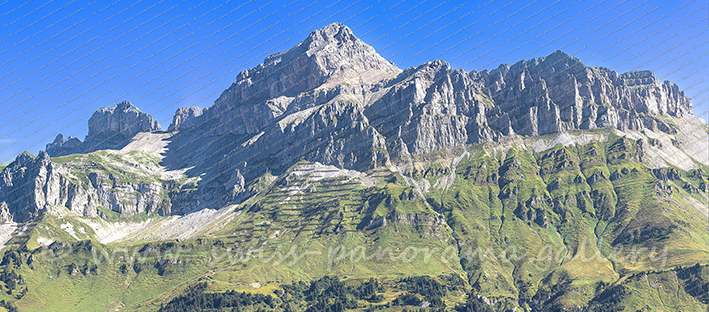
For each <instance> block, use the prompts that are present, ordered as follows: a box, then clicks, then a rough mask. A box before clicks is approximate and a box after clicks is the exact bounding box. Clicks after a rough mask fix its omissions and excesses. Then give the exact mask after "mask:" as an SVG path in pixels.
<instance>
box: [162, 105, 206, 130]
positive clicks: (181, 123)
mask: <svg viewBox="0 0 709 312" xmlns="http://www.w3.org/2000/svg"><path fill="white" fill-rule="evenodd" d="M202 113H203V110H202V109H201V108H199V107H180V108H178V109H177V112H175V116H173V117H172V123H171V124H170V126H169V127H168V128H167V131H170V132H172V131H178V130H180V129H191V128H196V127H199V126H200V121H202V120H203V119H202V118H200V117H201V116H202Z"/></svg>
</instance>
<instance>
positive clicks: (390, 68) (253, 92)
mask: <svg viewBox="0 0 709 312" xmlns="http://www.w3.org/2000/svg"><path fill="white" fill-rule="evenodd" d="M399 72H401V70H399V68H397V67H396V66H395V65H394V64H392V63H391V62H389V61H387V60H386V59H384V58H383V57H381V56H380V55H379V54H377V52H376V51H375V50H374V48H372V47H371V46H369V45H367V44H366V43H364V42H363V41H362V40H360V39H358V38H357V37H356V36H355V35H354V34H353V33H352V30H351V29H349V28H348V27H347V26H345V25H343V24H340V23H333V24H330V25H327V26H325V27H323V28H321V29H318V30H315V31H313V32H312V33H310V35H309V36H308V37H307V38H306V39H305V40H303V41H301V42H300V43H298V44H297V45H296V46H295V47H293V48H291V49H290V50H287V51H284V52H280V53H276V54H272V55H269V56H268V57H266V59H265V60H264V62H263V63H262V64H259V65H258V66H256V67H254V68H252V69H247V70H244V71H242V72H240V73H239V75H238V76H237V78H236V82H235V83H234V84H232V86H231V87H230V88H229V89H227V90H226V91H224V93H222V95H221V96H220V98H219V99H218V100H217V105H218V106H226V107H234V106H238V105H243V104H246V103H250V102H251V103H252V102H258V101H261V100H267V99H273V98H277V97H279V96H295V95H297V94H300V93H302V92H306V91H308V90H313V89H316V88H327V87H334V86H336V85H339V84H343V83H348V84H351V85H357V84H371V83H376V82H378V81H380V80H382V79H385V78H390V77H394V76H396V75H397V74H398V73H399Z"/></svg>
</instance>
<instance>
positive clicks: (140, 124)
mask: <svg viewBox="0 0 709 312" xmlns="http://www.w3.org/2000/svg"><path fill="white" fill-rule="evenodd" d="M187 110H189V109H187ZM200 111H201V110H200ZM176 118H177V117H176ZM160 130H161V127H160V124H159V123H158V122H157V120H155V119H153V117H152V116H150V115H149V114H146V113H144V112H142V111H140V110H139V109H138V108H136V107H135V106H133V104H131V102H129V101H123V102H120V103H118V104H116V105H114V106H112V107H104V108H101V109H99V110H97V111H95V112H94V113H93V115H91V118H90V119H89V133H88V134H87V135H86V138H85V139H84V142H81V141H80V140H79V139H77V138H72V137H69V138H67V139H64V137H63V136H62V135H61V134H59V135H57V137H56V138H55V139H54V142H52V143H50V144H47V147H46V150H47V153H49V155H51V156H55V157H56V156H63V155H68V154H75V153H88V152H93V151H96V150H100V149H120V148H121V147H123V146H124V145H125V144H127V143H128V142H130V139H131V138H133V136H135V135H136V134H138V133H140V132H153V131H160Z"/></svg>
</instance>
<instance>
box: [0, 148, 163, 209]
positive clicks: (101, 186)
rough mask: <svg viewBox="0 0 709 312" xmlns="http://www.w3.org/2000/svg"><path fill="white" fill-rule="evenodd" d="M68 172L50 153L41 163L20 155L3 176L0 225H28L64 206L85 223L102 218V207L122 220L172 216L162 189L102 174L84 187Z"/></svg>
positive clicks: (0, 181) (39, 158)
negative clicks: (87, 219) (146, 215)
mask: <svg viewBox="0 0 709 312" xmlns="http://www.w3.org/2000/svg"><path fill="white" fill-rule="evenodd" d="M63 166H64V165H62V164H57V163H53V162H52V161H51V160H50V158H49V155H48V154H47V153H46V152H44V151H40V153H39V155H38V156H37V157H32V156H30V155H29V154H27V153H23V154H21V155H19V156H18V157H17V158H16V159H15V161H14V162H12V163H11V164H10V165H9V166H8V167H7V168H5V169H4V170H3V171H2V175H1V176H0V221H1V222H5V221H10V220H12V221H15V222H26V221H29V220H31V219H33V218H35V217H37V216H39V215H40V214H41V213H42V212H43V211H51V210H53V209H59V208H58V207H60V206H64V207H67V208H68V209H69V210H71V211H72V212H73V213H75V214H77V215H80V216H85V217H96V216H102V215H103V214H104V212H103V211H101V210H100V209H99V207H104V208H106V209H109V210H112V211H114V212H116V213H118V214H120V215H121V216H130V215H134V214H136V213H152V214H166V213H170V201H169V200H167V199H164V197H163V196H161V192H162V191H163V189H162V185H160V183H127V182H121V181H119V180H118V179H116V177H114V176H112V175H103V174H97V173H90V174H88V179H89V182H88V183H82V182H80V181H75V180H72V179H70V178H67V176H66V170H64V168H63Z"/></svg>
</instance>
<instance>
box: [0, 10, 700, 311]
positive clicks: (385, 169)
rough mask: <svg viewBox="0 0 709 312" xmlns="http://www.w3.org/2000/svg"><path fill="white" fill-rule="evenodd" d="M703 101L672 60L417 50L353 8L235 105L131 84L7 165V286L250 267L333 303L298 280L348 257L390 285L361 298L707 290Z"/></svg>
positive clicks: (175, 283)
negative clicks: (631, 68) (202, 104)
mask: <svg viewBox="0 0 709 312" xmlns="http://www.w3.org/2000/svg"><path fill="white" fill-rule="evenodd" d="M365 63H366V64H365ZM365 65H366V66H369V67H362V66H365ZM370 73H371V74H370ZM299 75H304V77H302V78H303V79H295V78H298V77H300V76H299ZM294 77H295V78H294ZM691 105H692V103H691V100H690V99H688V98H687V97H685V96H684V94H683V92H682V91H680V90H679V88H678V87H677V86H676V85H673V84H671V83H669V82H660V81H659V80H658V79H657V77H655V76H654V75H653V74H652V73H651V72H647V71H639V72H628V73H623V74H618V73H616V72H614V71H612V70H609V69H604V68H592V67H587V66H585V65H583V63H582V62H581V61H580V60H578V59H577V58H575V57H572V56H570V55H568V54H565V53H563V52H561V51H556V52H554V53H552V54H550V55H548V56H545V57H540V58H534V59H531V60H527V61H520V62H518V63H515V64H512V65H507V64H502V65H500V66H498V67H497V68H496V69H493V70H489V71H488V70H484V71H481V72H477V71H471V72H468V71H465V70H461V69H454V68H452V67H451V66H450V64H448V63H447V62H445V61H441V60H436V61H432V62H428V63H425V64H421V65H419V66H417V67H410V68H406V69H404V70H399V69H398V68H396V66H394V65H393V64H391V63H390V62H388V61H386V60H384V59H383V58H381V57H380V56H379V55H377V54H376V51H374V49H373V48H371V47H370V46H367V45H366V44H365V43H363V42H362V41H361V40H359V39H357V38H356V37H354V35H353V33H352V31H351V30H350V29H349V28H347V27H346V26H344V25H342V24H337V23H336V24H331V25H328V26H326V27H324V28H322V29H319V30H316V31H314V32H313V33H311V34H310V35H309V36H308V37H307V38H306V39H305V40H304V41H302V42H301V43H299V44H298V45H296V46H295V47H294V48H291V49H289V50H286V51H284V52H280V53H277V54H274V55H271V56H268V57H267V58H266V59H265V60H264V63H262V64H261V65H258V66H256V67H254V68H252V69H248V70H245V71H242V72H241V73H239V75H237V78H236V81H235V82H234V83H233V84H232V85H231V86H230V87H229V88H227V89H226V90H225V91H224V92H223V93H222V95H220V97H219V98H218V99H217V100H215V103H214V105H212V106H210V107H208V108H204V109H202V108H196V107H191V108H179V109H177V111H176V113H175V116H174V118H173V122H172V124H171V125H170V126H169V127H168V131H162V130H161V128H160V126H159V125H158V124H157V122H155V121H154V119H153V118H152V117H150V115H148V114H146V113H144V112H141V111H140V110H139V109H137V108H136V107H135V106H133V105H132V104H131V103H130V102H121V103H118V104H117V105H115V106H114V107H109V108H102V109H100V110H99V111H97V112H96V113H95V115H94V116H92V117H91V119H90V121H89V135H87V138H86V139H85V140H84V141H83V142H81V141H79V140H78V139H76V138H66V139H65V138H64V137H63V136H61V135H59V136H57V138H56V139H55V141H54V142H52V143H50V144H48V146H47V152H44V151H42V152H40V154H39V155H37V156H33V155H29V154H28V153H23V154H21V155H19V156H18V157H17V158H16V159H15V161H14V162H12V163H10V164H8V165H7V166H6V167H5V168H3V169H2V172H1V173H0V219H1V220H2V221H4V223H3V227H0V243H2V244H0V245H4V246H5V249H4V254H3V261H2V263H0V269H2V270H3V272H4V273H3V274H0V281H3V282H4V284H3V283H0V290H3V292H0V297H3V298H9V299H8V300H10V301H12V302H14V303H17V304H18V305H19V306H20V307H22V308H28V309H38V307H40V308H39V309H41V308H46V307H47V303H46V302H53V301H57V302H62V303H64V304H67V306H70V307H73V308H74V309H80V308H83V309H90V308H94V309H97V310H107V309H116V308H117V309H121V308H126V309H128V310H161V309H163V305H164V304H165V303H166V302H170V303H174V302H176V301H179V300H178V298H180V296H181V293H183V292H185V293H194V292H193V290H195V289H202V290H203V291H205V292H206V294H208V295H211V294H214V293H224V294H228V292H229V291H230V290H233V289H238V290H239V291H242V290H243V291H247V292H259V293H265V294H267V296H272V297H273V298H279V300H281V301H280V303H279V302H278V301H276V300H275V299H274V301H273V302H276V303H273V302H272V303H273V304H270V305H269V308H274V306H275V305H278V306H279V307H280V308H282V309H286V308H288V309H293V310H299V309H302V310H305V309H306V307H307V308H312V309H315V308H314V307H317V305H320V306H322V305H329V304H330V303H331V302H330V301H328V302H325V301H322V302H318V303H317V305H316V303H314V302H308V301H307V300H306V299H302V298H301V299H302V300H300V299H297V298H295V299H294V298H293V296H294V295H292V294H295V293H297V292H293V291H295V290H294V289H298V288H299V287H304V286H302V283H299V282H302V281H304V280H317V279H319V278H321V280H319V282H313V284H312V285H315V286H312V285H311V288H313V289H316V290H317V287H320V286H318V285H321V282H323V283H330V282H331V280H330V278H329V277H327V276H338V278H339V277H342V278H343V279H344V280H345V283H347V285H354V287H360V288H358V289H361V288H363V287H365V286H366V285H365V283H364V282H363V281H367V282H366V283H367V285H369V286H366V287H369V288H368V289H370V290H371V287H372V285H374V284H376V280H373V279H372V277H376V278H379V279H380V281H381V282H382V283H383V284H386V291H384V286H382V288H378V287H374V290H371V291H369V292H367V294H368V295H367V297H366V298H365V299H360V300H359V301H357V300H354V301H352V299H351V298H350V299H346V300H345V301H344V302H349V303H348V304H349V307H356V308H361V309H364V308H366V307H367V306H368V305H369V306H371V305H376V306H377V307H379V308H386V307H388V308H392V307H394V309H397V307H396V306H398V305H403V306H406V305H412V304H424V302H427V303H429V304H432V305H435V306H436V307H447V308H453V305H454V304H456V303H462V301H465V300H467V301H468V303H470V302H469V301H471V300H473V301H475V300H477V301H475V302H477V304H478V307H480V306H491V307H494V308H495V309H498V310H500V309H504V310H515V309H523V310H533V311H546V310H565V309H566V310H569V309H579V308H583V309H586V310H589V311H596V310H599V311H600V310H604V309H605V310H623V309H626V307H627V309H628V310H632V311H635V310H638V309H644V308H645V306H646V305H655V306H657V307H663V308H665V309H666V310H672V309H685V308H686V307H696V308H698V309H702V308H706V305H707V303H708V302H707V301H706V296H705V295H702V294H700V293H701V292H700V291H696V289H703V288H701V287H704V286H702V285H706V281H709V277H705V276H702V275H701V274H700V273H701V272H705V271H706V264H707V259H706V257H705V255H706V252H707V244H706V242H708V241H709V234H707V233H706V231H704V229H706V226H707V224H708V222H709V219H708V218H709V211H707V209H706V205H705V203H706V202H707V200H709V196H707V194H708V192H709V176H708V175H707V172H709V153H707V151H708V150H709V147H708V144H709V143H708V141H709V140H708V135H707V133H708V132H707V130H708V128H707V125H706V123H704V122H703V121H701V119H699V118H698V117H696V116H694V115H693V114H692V112H691ZM100 123H105V124H109V125H111V127H106V128H97V126H99V125H100ZM92 125H93V126H92ZM618 246H622V247H623V248H618ZM658 246H660V247H661V246H665V247H667V249H665V250H666V252H665V254H664V256H663V255H658V254H656V253H652V252H651V253H646V252H645V251H649V250H653V252H654V251H656V249H657V247H658ZM512 247H514V249H510V248H512ZM62 248H68V249H69V250H71V251H72V252H71V253H69V254H68V255H66V256H65V257H64V258H60V257H56V258H52V259H53V260H51V261H48V260H45V258H44V256H45V255H46V253H51V254H52V255H60V253H61V249H62ZM652 248H654V249H652ZM127 249H135V254H134V255H133V256H130V255H127V256H126V257H123V258H122V259H116V262H111V261H108V262H106V261H104V262H102V261H98V260H96V258H97V256H96V255H97V253H96V251H101V252H104V251H105V252H107V253H113V254H114V255H115V253H121V254H126V250H127ZM176 250H177V251H176ZM244 250H249V252H251V251H252V250H257V251H258V250H260V251H261V252H265V253H266V255H268V253H269V252H273V254H272V255H273V256H272V257H271V258H270V259H271V260H273V259H277V260H276V262H277V263H273V262H269V261H270V260H269V261H264V260H263V259H264V257H263V254H259V255H257V256H255V257H251V256H249V255H248V254H243V253H242V251H244ZM287 250H289V252H288V254H287V255H283V254H282V252H285V251H287ZM382 250H385V251H386V250H389V252H393V253H394V254H389V257H386V256H387V255H386V252H385V253H382ZM411 250H413V251H414V253H413V255H406V253H407V252H409V251H411ZM638 250H641V252H637V251H638ZM183 251H184V252H185V253H186V254H184V257H181V255H180V252H183ZM339 251H341V254H340V253H338V252H339ZM355 251H356V252H355ZM360 251H362V255H361V257H360V255H359V252H360ZM419 251H421V252H419ZM439 251H440V253H442V254H439ZM546 251H549V253H548V255H549V257H546V254H545V252H546ZM175 252H176V253H177V255H176V256H174V257H172V256H173V255H175V254H174V253H175ZM233 252H237V254H233ZM333 252H334V254H333ZM350 253H351V254H350ZM370 253H374V255H375V256H376V255H380V256H381V257H379V258H377V257H374V258H369V256H368V255H369V254H370ZM421 253H423V254H424V255H423V256H422V255H421ZM510 253H511V254H510ZM552 253H553V254H554V256H555V258H554V257H552ZM152 254H154V255H155V256H152ZM298 254H301V255H307V258H297V255H298ZM520 254H522V255H523V256H520V257H517V256H518V255H520ZM589 254H593V256H591V257H588V255H589ZM166 255H169V257H168V256H166ZM277 255H280V256H284V257H285V258H286V261H283V259H284V258H283V257H280V258H279V256H277ZM294 255H295V256H296V258H297V259H294V260H293V261H292V262H291V261H289V260H288V259H289V258H288V257H290V256H294ZM394 255H398V256H394ZM404 255H406V257H405V256H404ZM408 256H411V257H410V259H409V257H408ZM92 257H93V262H92V260H91V258H92ZM161 257H162V258H161ZM99 258H100V257H99ZM266 258H268V257H266ZM105 259H106V257H104V260H105ZM628 259H632V260H628ZM658 262H659V263H658ZM82 264H83V267H82ZM687 266H693V267H692V268H691V269H687V268H686V267H687ZM683 267H684V268H683ZM702 270H704V271H702ZM8 272H10V273H8ZM15 272H21V273H22V276H23V277H26V278H24V279H23V278H22V277H19V278H16V276H17V275H16V274H15V275H13V273H15ZM688 272H690V273H691V274H690V273H688ZM692 272H693V273H692ZM449 275H450V276H449ZM643 275H644V276H645V277H643ZM447 276H449V277H447ZM647 276H650V277H649V278H650V279H651V280H652V281H650V280H648V277H647ZM416 280H419V281H421V280H423V281H424V282H423V283H424V284H425V285H429V286H431V287H439V290H440V289H444V288H445V287H447V286H448V287H451V288H449V290H451V292H452V293H453V295H451V294H450V293H448V294H446V292H445V291H441V292H436V291H434V292H431V291H423V290H416V289H417V287H419V286H420V285H418V286H416V285H417V284H416V283H415V282H413V281H416ZM680 280H681V281H680ZM117 281H118V282H117ZM124 281H125V283H124ZM291 282H292V283H293V284H292V285H291V284H289V283H291ZM439 282H441V283H442V284H438V283H439ZM296 283H299V284H296ZM447 283H450V284H449V285H448V284H447ZM360 284H361V285H360ZM680 284H681V285H680ZM696 284H699V285H700V286H699V287H700V288H696V289H695V288H692V287H695V286H694V285H696ZM3 285H6V286H3ZM10 285H15V286H17V285H20V286H18V287H20V288H22V289H23V290H20V288H14V289H13V288H12V287H11V286H10ZM67 285H72V286H67ZM96 285H102V286H101V287H105V288H102V289H110V290H111V291H106V292H103V293H100V294H98V293H96V292H94V290H95V287H96ZM125 285H128V286H125ZM249 285H251V286H249ZM253 285H257V286H253ZM261 285H264V286H265V287H262V286H261ZM296 285H300V286H296ZM338 285H339V284H338ZM357 285H360V286H357ZM436 285H438V286H436ZM441 285H442V286H441ZM453 285H455V287H452V286H453ZM657 285H660V286H662V288H663V289H672V290H673V291H672V292H669V293H668V294H671V295H672V296H673V297H671V298H670V297H669V296H670V295H668V294H665V293H664V292H662V291H659V292H658V288H659V286H657ZM57 287H59V288H60V289H64V288H65V287H77V289H79V291H85V293H86V295H85V296H82V297H81V299H80V302H76V300H73V299H71V297H67V298H64V297H66V296H62V297H61V298H59V297H57V296H58V295H56V293H57V292H55V289H56V288H57ZM257 287H258V289H257V290H256V288H257ZM333 287H335V286H333ZM337 287H341V286H337ZM347 287H349V288H347V289H350V288H352V287H350V286H347ZM440 287H443V288H440ZM6 289H7V290H6ZM72 289H73V288H72ZM343 289H344V288H343ZM352 289H354V288H352ZM352 289H350V290H352ZM424 289H425V287H424ZM453 289H457V290H453ZM463 289H465V290H463ZM434 290H435V289H434ZM224 291H226V292H224ZM348 291H349V290H348ZM417 291H418V292H417ZM23 292H24V293H27V296H24V293H23ZM323 293H325V292H323ZM378 293H379V294H378ZM382 293H385V295H386V296H381V298H379V297H378V296H379V295H381V294H382ZM5 294H7V296H5ZM203 294H205V293H203ZM301 295H302V293H301ZM370 295H371V297H370ZM23 296H24V297H23ZM99 296H100V297H99ZM343 296H344V295H343ZM443 297H445V298H446V299H445V300H446V301H445V302H444V301H443V300H442V299H441V298H443ZM465 297H467V299H465V300H464V298H465ZM38 298H42V299H41V300H39V299H38ZM173 298H174V299H175V300H172V301H171V299H173ZM269 298H270V297H269ZM358 298H359V297H358ZM362 298H364V297H362ZM378 298H379V299H378ZM476 298H477V299H476ZM108 299H110V300H108ZM312 300H314V299H312ZM370 300H371V301H370ZM377 300H379V301H377ZM301 301H303V302H301ZM380 301H381V302H380ZM116 302H118V303H116ZM353 302H354V303H353ZM92 305H95V306H92ZM336 305H337V302H335V303H333V307H335V306H336ZM294 307H295V308H294ZM252 308H253V309H256V308H255V306H252Z"/></svg>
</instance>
